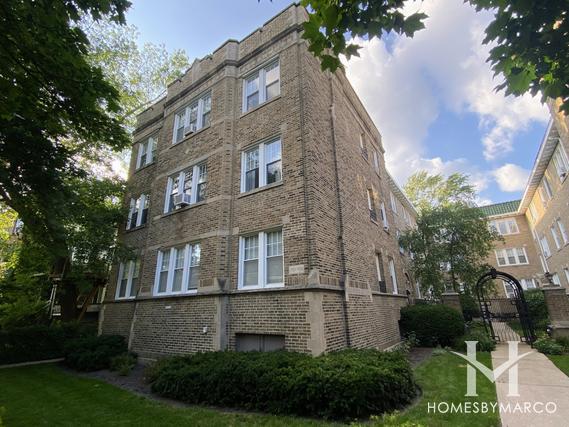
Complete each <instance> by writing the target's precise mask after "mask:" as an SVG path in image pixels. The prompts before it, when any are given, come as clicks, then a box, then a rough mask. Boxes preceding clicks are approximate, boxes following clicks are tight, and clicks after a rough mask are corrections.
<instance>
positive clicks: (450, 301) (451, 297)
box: [441, 292, 462, 316]
mask: <svg viewBox="0 0 569 427" xmlns="http://www.w3.org/2000/svg"><path fill="white" fill-rule="evenodd" d="M441 300H442V302H443V304H444V305H447V306H449V307H452V308H454V309H455V310H457V311H458V312H459V313H460V315H461V316H462V305H461V304H460V295H459V294H458V292H445V293H444V294H442V295H441Z"/></svg>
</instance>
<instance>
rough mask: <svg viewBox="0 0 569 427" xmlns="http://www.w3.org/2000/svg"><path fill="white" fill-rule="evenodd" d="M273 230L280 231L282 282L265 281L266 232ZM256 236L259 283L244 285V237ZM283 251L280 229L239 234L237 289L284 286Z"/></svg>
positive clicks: (282, 236) (282, 235) (282, 234)
mask: <svg viewBox="0 0 569 427" xmlns="http://www.w3.org/2000/svg"><path fill="white" fill-rule="evenodd" d="M273 231H281V238H282V242H281V245H282V248H283V250H282V257H283V281H282V283H270V284H269V283H266V282H267V256H266V251H267V246H266V243H267V234H268V233H271V232H273ZM255 235H257V236H258V242H259V253H258V254H257V262H258V265H257V268H258V272H257V279H258V281H259V283H258V284H257V285H253V286H245V285H244V279H243V270H244V265H245V264H244V262H245V259H244V256H245V238H246V237H250V236H255ZM284 253H285V247H284V233H283V232H282V229H279V230H268V231H261V232H259V233H257V234H247V235H243V236H239V268H238V271H237V289H242V290H249V289H270V288H282V287H284V276H285V269H284Z"/></svg>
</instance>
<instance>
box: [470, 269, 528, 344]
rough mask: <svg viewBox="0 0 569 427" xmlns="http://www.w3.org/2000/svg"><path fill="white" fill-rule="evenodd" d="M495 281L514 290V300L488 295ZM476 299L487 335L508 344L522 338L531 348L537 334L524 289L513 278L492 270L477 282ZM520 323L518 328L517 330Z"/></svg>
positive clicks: (512, 298)
mask: <svg viewBox="0 0 569 427" xmlns="http://www.w3.org/2000/svg"><path fill="white" fill-rule="evenodd" d="M496 279H498V280H502V281H503V282H504V283H506V284H507V285H509V286H510V287H511V289H512V291H513V295H512V297H511V298H507V297H506V298H504V297H493V296H491V295H489V294H488V284H489V283H490V282H492V281H493V280H496ZM476 296H477V297H478V304H479V305H480V314H481V316H482V320H483V322H484V327H485V329H486V332H488V334H489V335H490V336H491V337H492V338H493V339H494V340H496V341H501V342H505V341H514V340H518V339H519V340H521V341H523V342H527V343H528V344H530V345H531V344H532V343H533V342H534V340H535V333H534V329H533V324H532V319H531V316H530V314H529V311H528V306H527V303H526V299H525V297H524V290H523V288H522V285H520V282H519V281H518V280H517V279H516V278H515V277H514V276H512V275H511V274H508V273H505V272H503V271H497V270H496V269H494V268H492V269H491V270H490V271H489V272H488V273H486V274H484V275H482V277H480V279H478V282H477V283H476ZM518 321H519V326H520V327H519V328H518V327H516V326H517V324H518V323H517V322H518Z"/></svg>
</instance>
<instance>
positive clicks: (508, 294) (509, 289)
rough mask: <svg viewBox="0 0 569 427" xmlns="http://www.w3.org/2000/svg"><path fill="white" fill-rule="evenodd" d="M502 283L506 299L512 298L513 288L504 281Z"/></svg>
mask: <svg viewBox="0 0 569 427" xmlns="http://www.w3.org/2000/svg"><path fill="white" fill-rule="evenodd" d="M502 283H503V284H504V292H505V294H506V297H508V298H513V297H514V295H515V292H514V286H513V285H512V284H510V283H508V282H505V281H502Z"/></svg>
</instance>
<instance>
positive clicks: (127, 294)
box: [115, 259, 140, 299]
mask: <svg viewBox="0 0 569 427" xmlns="http://www.w3.org/2000/svg"><path fill="white" fill-rule="evenodd" d="M139 274H140V260H139V259H135V260H131V261H127V262H121V263H120V265H119V275H118V280H117V290H116V294H115V298H116V299H127V298H134V297H135V296H136V292H137V290H138V275H139Z"/></svg>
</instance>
